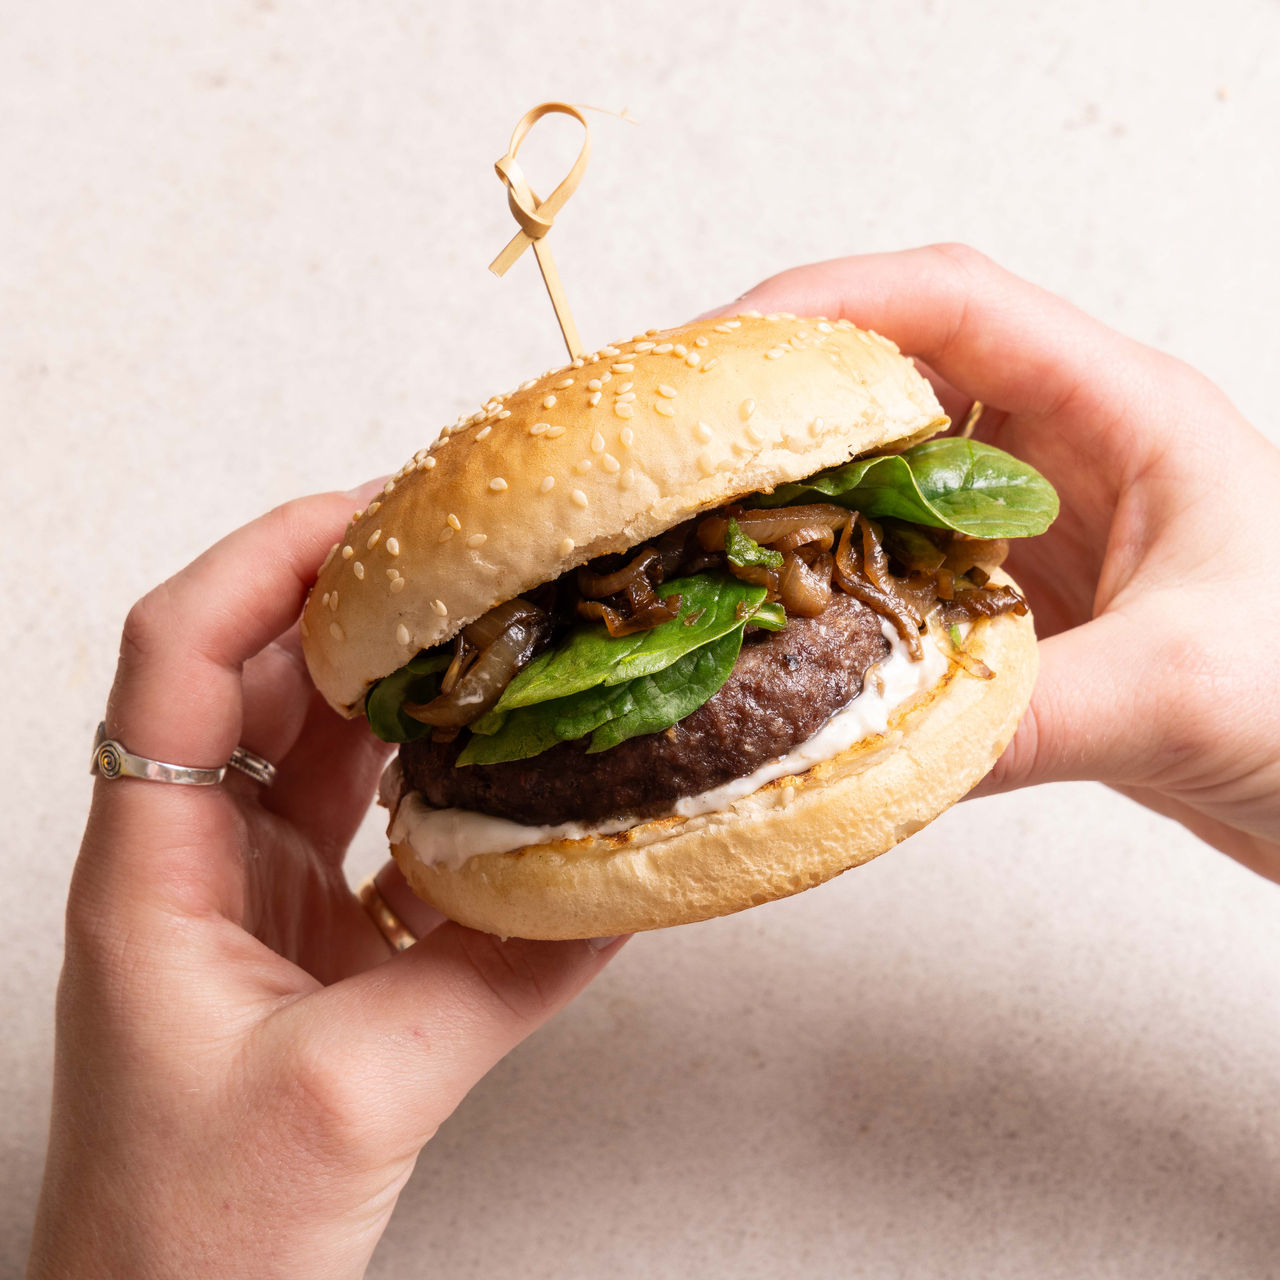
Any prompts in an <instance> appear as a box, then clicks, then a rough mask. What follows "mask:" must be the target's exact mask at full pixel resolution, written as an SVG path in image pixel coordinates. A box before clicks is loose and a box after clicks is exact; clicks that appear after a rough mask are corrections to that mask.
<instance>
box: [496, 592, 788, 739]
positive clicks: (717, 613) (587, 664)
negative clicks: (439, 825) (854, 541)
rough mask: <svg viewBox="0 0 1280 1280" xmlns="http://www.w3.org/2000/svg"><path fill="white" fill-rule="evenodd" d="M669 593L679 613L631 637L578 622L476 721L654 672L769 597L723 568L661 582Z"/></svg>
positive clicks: (600, 625)
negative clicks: (574, 628) (676, 603)
mask: <svg viewBox="0 0 1280 1280" xmlns="http://www.w3.org/2000/svg"><path fill="white" fill-rule="evenodd" d="M658 591H659V594H660V595H661V596H663V597H664V598H666V597H668V596H672V595H678V596H679V597H680V612H679V614H678V615H677V616H676V617H675V618H673V619H672V620H671V621H670V622H663V623H661V624H659V625H658V626H656V627H651V628H650V629H649V630H648V631H638V632H636V633H635V634H634V635H630V636H611V635H610V634H609V631H608V628H607V627H605V625H604V624H603V623H598V622H597V623H591V624H589V625H586V626H581V627H578V628H577V629H576V630H574V631H572V632H570V634H569V635H568V636H567V637H566V638H565V639H564V640H563V641H562V642H560V643H559V644H557V645H556V646H555V647H554V648H551V649H548V650H547V651H546V652H545V653H542V654H540V655H539V656H538V657H537V658H535V659H534V660H533V661H532V662H531V663H529V665H528V666H527V667H525V669H524V670H523V671H521V672H520V674H519V675H518V676H516V678H515V679H514V680H512V682H511V683H510V684H509V685H508V686H507V688H506V690H505V692H504V693H503V695H502V697H501V698H499V699H498V702H497V705H496V706H495V707H494V708H493V711H492V712H490V713H489V716H486V717H485V719H484V721H483V722H480V721H478V722H477V723H476V725H474V726H472V728H473V731H476V732H479V733H481V734H484V733H491V732H494V731H495V729H496V728H497V722H496V721H495V720H492V719H490V717H492V716H494V715H495V714H497V715H500V714H502V713H503V712H507V711H514V710H516V709H518V708H520V707H529V706H534V705H536V704H537V703H541V702H549V701H551V700H552V699H556V698H564V697H567V696H569V695H570V694H574V693H581V692H583V691H584V690H586V689H593V688H595V687H596V686H597V685H602V684H603V685H619V684H624V683H626V682H627V681H628V680H634V679H636V678H638V677H639V676H647V675H653V674H654V673H655V672H657V671H661V670H663V668H665V667H669V666H671V665H672V663H674V662H677V661H678V660H679V659H680V658H682V657H684V656H685V654H687V653H691V652H692V651H693V650H695V649H698V648H701V646H703V645H705V644H709V643H710V642H711V641H713V640H716V639H718V638H719V637H721V636H723V635H725V634H726V633H728V632H729V631H732V630H733V629H734V628H735V627H741V626H742V624H743V623H744V622H746V621H748V620H749V619H750V620H754V619H753V618H752V615H753V614H754V613H755V612H756V611H757V610H758V609H759V607H760V605H761V604H762V603H763V602H764V597H765V594H766V593H765V588H764V587H756V586H752V585H751V584H750V583H748V582H739V581H738V579H737V578H731V577H729V576H727V575H725V574H719V573H700V574H695V575H694V576H693V577H691V578H679V579H676V580H675V581H673V582H664V583H663V584H662V586H661V587H660V588H659V589H658Z"/></svg>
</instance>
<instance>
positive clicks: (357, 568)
mask: <svg viewBox="0 0 1280 1280" xmlns="http://www.w3.org/2000/svg"><path fill="white" fill-rule="evenodd" d="M351 572H352V573H354V574H355V575H356V578H357V579H359V581H361V582H363V581H364V565H362V564H361V563H360V561H359V560H357V561H356V562H355V564H353V565H352V566H351Z"/></svg>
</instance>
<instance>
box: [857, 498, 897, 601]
mask: <svg viewBox="0 0 1280 1280" xmlns="http://www.w3.org/2000/svg"><path fill="white" fill-rule="evenodd" d="M857 523H858V524H859V525H860V526H861V528H862V572H863V573H865V574H866V575H867V577H868V578H870V579H871V581H872V582H874V583H875V585H876V586H877V587H879V588H880V590H881V591H885V592H889V593H892V591H893V588H892V587H891V586H890V582H891V581H892V579H891V577H890V574H889V557H888V556H887V555H885V553H884V547H883V545H882V544H881V542H880V531H879V529H878V528H877V527H876V526H875V524H873V523H872V522H871V521H870V520H868V519H867V517H866V516H864V515H858V516H857Z"/></svg>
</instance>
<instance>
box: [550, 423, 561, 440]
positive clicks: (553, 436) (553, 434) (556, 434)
mask: <svg viewBox="0 0 1280 1280" xmlns="http://www.w3.org/2000/svg"><path fill="white" fill-rule="evenodd" d="M562 435H564V428H563V427H560V426H555V427H548V428H547V439H548V440H558V439H559V438H560V437H561V436H562Z"/></svg>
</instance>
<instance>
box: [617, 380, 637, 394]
mask: <svg viewBox="0 0 1280 1280" xmlns="http://www.w3.org/2000/svg"><path fill="white" fill-rule="evenodd" d="M635 385H636V384H635V383H634V382H620V383H618V385H617V386H616V387H614V389H613V393H614V395H621V394H622V393H623V392H624V391H630V390H631V388H632V387H634V386H635Z"/></svg>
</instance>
